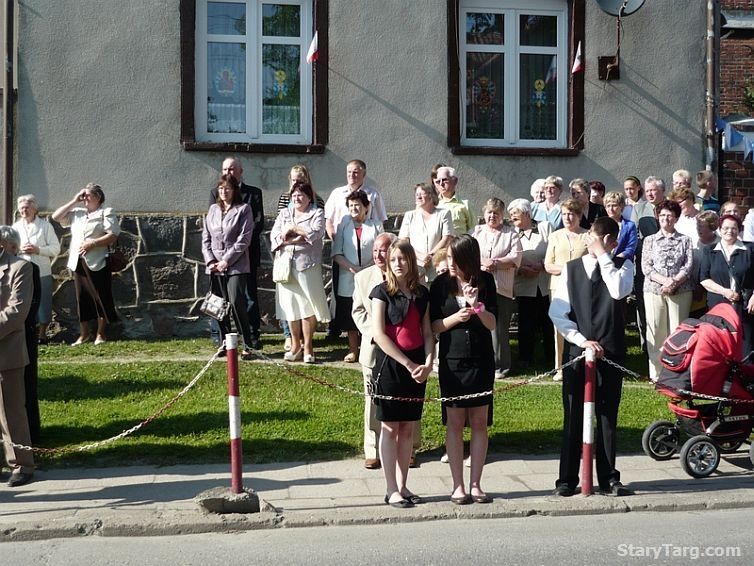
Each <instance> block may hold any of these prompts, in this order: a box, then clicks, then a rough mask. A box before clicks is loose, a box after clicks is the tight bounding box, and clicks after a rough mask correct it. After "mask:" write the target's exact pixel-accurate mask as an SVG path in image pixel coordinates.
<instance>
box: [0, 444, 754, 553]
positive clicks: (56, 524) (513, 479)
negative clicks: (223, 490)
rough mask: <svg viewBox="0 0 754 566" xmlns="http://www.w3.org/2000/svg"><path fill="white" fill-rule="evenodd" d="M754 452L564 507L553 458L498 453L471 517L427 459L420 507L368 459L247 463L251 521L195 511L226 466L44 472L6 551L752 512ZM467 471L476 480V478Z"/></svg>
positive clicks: (627, 478)
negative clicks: (289, 531) (605, 516)
mask: <svg viewBox="0 0 754 566" xmlns="http://www.w3.org/2000/svg"><path fill="white" fill-rule="evenodd" d="M746 449H748V446H746V447H744V448H742V449H741V451H740V452H738V453H736V454H732V455H728V456H726V457H725V458H723V460H722V461H721V463H720V467H719V468H718V471H717V472H715V474H713V475H712V476H711V477H709V478H706V479H703V480H696V479H694V478H691V477H690V476H688V475H687V474H686V473H685V472H684V471H683V469H682V468H681V465H680V461H679V459H678V457H677V456H676V457H675V458H673V459H671V460H669V461H666V462H656V461H654V460H651V459H650V458H648V457H647V456H645V455H643V454H637V455H629V456H619V458H618V468H619V469H620V470H621V474H622V479H623V483H624V484H626V485H628V486H629V487H631V488H632V489H634V490H635V491H636V495H634V496H632V497H625V498H615V497H606V496H602V495H594V496H592V497H584V496H580V495H577V496H574V497H570V498H557V497H554V496H552V495H551V493H552V490H553V487H554V481H555V478H556V474H557V468H558V460H557V457H556V456H554V455H551V456H528V455H524V456H521V455H510V454H504V455H490V457H489V458H488V463H487V465H486V467H485V471H484V476H483V486H484V488H485V490H486V491H487V492H488V493H489V494H490V495H492V496H493V497H494V501H493V503H491V504H488V505H480V504H472V505H467V506H462V507H459V506H455V505H453V504H452V503H451V502H450V501H449V494H450V491H451V482H450V470H449V469H448V466H447V464H442V463H440V462H439V461H437V460H436V459H433V460H431V461H428V460H426V459H425V460H422V459H421V458H420V463H421V467H420V468H418V469H413V470H411V472H410V475H409V488H410V489H411V490H412V491H413V492H414V493H416V494H418V495H421V496H422V497H423V498H424V499H425V503H423V504H420V505H417V506H416V507H414V508H413V509H394V508H392V507H389V506H387V505H385V504H384V502H383V497H384V495H385V482H384V478H383V475H382V471H381V470H366V469H364V467H363V466H362V461H361V460H344V461H335V462H319V463H301V462H292V463H278V464H267V465H249V466H246V467H245V469H244V486H245V487H246V488H251V489H253V490H255V491H256V492H257V494H258V495H259V498H260V502H261V504H262V511H261V512H260V513H256V514H251V515H214V514H208V513H205V512H203V511H202V509H201V508H200V507H199V506H198V505H197V503H195V502H194V500H193V499H194V497H195V496H196V495H198V494H200V493H201V492H203V491H205V490H207V489H210V488H213V487H225V486H230V472H229V466H225V465H211V466H172V467H162V468H160V467H154V466H134V467H124V468H97V469H68V470H61V469H56V470H50V471H38V472H37V473H36V475H35V481H34V482H33V483H30V484H28V485H26V486H23V487H20V488H15V489H10V488H8V487H6V486H5V485H4V484H3V485H2V486H0V541H13V540H35V539H47V538H58V537H73V536H82V535H92V534H99V535H104V536H144V535H168V534H184V533H202V532H230V531H239V530H249V529H264V528H274V527H304V526H313V525H329V524H340V525H343V524H364V523H373V522H402V521H424V520H436V519H454V518H491V517H525V516H529V515H535V514H542V515H579V514H601V513H625V512H628V511H675V510H703V509H713V508H714V509H721V508H740V507H754V489H752V487H754V472H753V471H752V463H751V462H750V460H749V456H748V451H747V450H746ZM464 471H465V474H466V478H467V479H468V473H469V470H468V469H465V470H464Z"/></svg>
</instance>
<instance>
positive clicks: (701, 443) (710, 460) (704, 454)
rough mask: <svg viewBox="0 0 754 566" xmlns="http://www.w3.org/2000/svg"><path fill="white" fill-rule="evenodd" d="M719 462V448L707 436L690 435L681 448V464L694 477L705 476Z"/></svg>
mask: <svg viewBox="0 0 754 566" xmlns="http://www.w3.org/2000/svg"><path fill="white" fill-rule="evenodd" d="M719 464H720V450H719V449H718V447H717V444H715V442H714V440H711V439H710V438H709V437H708V436H705V435H704V434H700V435H697V436H692V437H691V438H689V439H688V440H687V441H686V443H685V444H684V445H683V448H681V466H682V467H683V470H684V471H685V472H686V473H687V474H688V475H690V476H691V477H694V478H706V477H707V476H709V475H711V474H712V473H714V471H715V470H716V469H717V466H718V465H719Z"/></svg>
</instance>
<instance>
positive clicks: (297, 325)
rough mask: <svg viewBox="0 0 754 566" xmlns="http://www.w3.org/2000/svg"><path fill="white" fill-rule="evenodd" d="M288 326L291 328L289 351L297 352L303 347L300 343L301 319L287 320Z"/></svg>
mask: <svg viewBox="0 0 754 566" xmlns="http://www.w3.org/2000/svg"><path fill="white" fill-rule="evenodd" d="M288 326H289V327H290V329H291V352H293V353H294V354H297V353H298V352H299V351H300V350H301V348H302V347H303V345H302V344H301V321H300V320H289V321H288Z"/></svg>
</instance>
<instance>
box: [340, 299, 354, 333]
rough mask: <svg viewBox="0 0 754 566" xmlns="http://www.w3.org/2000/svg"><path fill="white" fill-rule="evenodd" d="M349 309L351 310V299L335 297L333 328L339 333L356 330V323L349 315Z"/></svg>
mask: <svg viewBox="0 0 754 566" xmlns="http://www.w3.org/2000/svg"><path fill="white" fill-rule="evenodd" d="M351 308H353V297H341V296H340V295H338V296H336V297H335V328H337V329H338V330H339V331H340V332H348V331H349V330H357V328H356V323H355V322H354V321H353V316H352V315H351Z"/></svg>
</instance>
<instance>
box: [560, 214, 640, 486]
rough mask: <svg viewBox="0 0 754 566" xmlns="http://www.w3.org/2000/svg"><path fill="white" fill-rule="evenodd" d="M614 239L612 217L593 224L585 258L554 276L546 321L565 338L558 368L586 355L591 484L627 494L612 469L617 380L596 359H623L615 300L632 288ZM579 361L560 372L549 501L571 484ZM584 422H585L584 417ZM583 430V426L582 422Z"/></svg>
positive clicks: (579, 417) (579, 418) (620, 308)
mask: <svg viewBox="0 0 754 566" xmlns="http://www.w3.org/2000/svg"><path fill="white" fill-rule="evenodd" d="M617 240H618V224H617V223H616V222H615V221H614V220H613V219H612V218H606V217H602V218H597V219H596V220H595V221H594V224H592V227H591V229H590V230H589V235H588V236H587V248H588V250H589V254H587V255H585V256H583V257H580V258H578V259H574V260H572V261H569V262H568V263H567V264H566V267H565V269H563V272H562V273H561V275H560V280H559V281H558V288H557V289H556V291H555V294H554V296H553V298H552V302H551V303H550V313H549V314H550V318H551V319H552V322H553V324H554V325H555V328H557V330H558V332H560V334H562V335H563V337H564V338H565V339H566V342H567V343H568V344H567V349H566V353H565V355H564V357H563V363H566V362H570V361H571V360H573V359H575V358H577V357H578V356H580V355H581V354H582V353H583V352H584V350H585V349H587V348H589V349H591V350H593V351H594V353H595V356H596V358H597V360H596V362H595V363H596V365H597V367H596V372H597V375H596V378H595V381H596V392H595V403H594V413H595V415H596V417H597V435H596V447H595V455H596V460H597V479H598V481H599V487H600V490H601V492H602V493H604V494H607V495H618V496H622V495H631V493H632V492H631V490H629V489H628V488H627V487H625V486H624V485H623V484H622V483H621V481H620V472H619V471H618V470H617V469H616V468H615V446H616V440H617V437H616V435H617V427H618V405H619V404H620V398H621V388H622V385H623V376H622V374H621V372H620V371H619V370H617V369H616V368H615V367H613V366H611V365H609V364H607V363H606V362H605V361H603V360H602V359H601V358H603V357H605V358H608V359H610V360H613V361H616V362H618V363H622V362H623V360H624V359H625V356H626V343H625V328H624V326H625V325H624V304H623V299H624V298H625V297H626V296H627V295H628V294H629V293H630V292H631V287H632V286H633V272H634V266H633V264H632V263H631V261H630V260H624V259H623V258H612V257H611V255H610V252H611V251H612V250H613V249H614V248H615V245H616V242H617ZM584 380H585V363H584V360H580V361H578V362H576V364H574V365H571V366H569V367H567V368H564V369H563V441H562V444H561V448H560V471H559V475H558V480H557V481H556V482H555V495H558V496H561V497H568V496H571V495H573V494H574V493H575V492H576V487H577V485H578V483H579V461H580V456H581V448H582V433H583V426H582V425H583V424H584V423H583V421H584V418H585V415H584V412H585V410H584ZM586 418H590V416H589V415H588V414H587V416H586ZM588 426H591V423H588Z"/></svg>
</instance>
